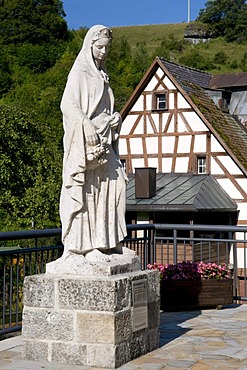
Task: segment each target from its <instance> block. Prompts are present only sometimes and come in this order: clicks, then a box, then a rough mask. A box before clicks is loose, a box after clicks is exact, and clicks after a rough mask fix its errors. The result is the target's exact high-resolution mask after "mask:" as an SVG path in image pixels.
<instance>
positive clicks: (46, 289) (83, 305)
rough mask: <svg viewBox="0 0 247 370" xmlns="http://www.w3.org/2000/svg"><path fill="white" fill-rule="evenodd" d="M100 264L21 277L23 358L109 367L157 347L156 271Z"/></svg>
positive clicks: (158, 286) (157, 279)
mask: <svg viewBox="0 0 247 370" xmlns="http://www.w3.org/2000/svg"><path fill="white" fill-rule="evenodd" d="M135 258H137V257H135ZM111 264H112V265H114V263H111ZM96 265H97V266H98V267H96ZM108 265H109V263H108ZM106 266H107V264H105V263H96V264H95V270H96V271H97V276H93V275H90V274H89V275H88V276H83V275H78V274H74V275H69V274H65V275H64V276H62V275H55V274H47V273H46V274H45V275H35V276H29V277H26V278H25V282H24V311H23V339H24V358H25V359H28V360H37V361H48V362H58V363H67V364H75V365H84V366H85V365H86V366H91V367H101V368H113V369H114V368H117V367H119V366H121V365H123V364H125V363H127V362H129V361H131V360H133V359H134V358H137V357H139V356H141V355H144V354H146V353H148V352H150V351H152V350H154V349H156V348H157V347H158V345H159V315H160V313H159V304H160V302H159V289H160V285H159V274H158V272H157V271H152V270H147V271H140V270H138V271H135V269H136V267H135V268H134V271H131V270H132V268H131V266H132V264H131V263H129V264H125V267H124V266H122V268H120V267H119V268H117V263H115V268H114V266H113V267H112V268H106ZM133 266H136V263H135V262H134V263H133ZM102 267H103V268H102ZM108 267H109V266H108ZM48 270H49V269H48ZM121 270H122V271H123V273H121ZM100 271H101V275H100V273H99V272H100ZM116 272H117V274H116ZM136 288H137V289H136ZM135 290H136V292H135ZM140 296H142V298H139V297H140ZM143 297H144V299H143ZM145 297H146V298H145ZM145 300H146V302H145ZM138 310H139V311H138ZM138 325H139V328H138Z"/></svg>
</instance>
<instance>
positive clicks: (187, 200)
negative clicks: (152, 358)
mask: <svg viewBox="0 0 247 370" xmlns="http://www.w3.org/2000/svg"><path fill="white" fill-rule="evenodd" d="M126 205H127V211H180V212H181V211H185V212H198V211H204V212H205V211H207V212H234V211H236V210H237V204H236V202H235V201H234V200H233V199H231V198H230V196H229V195H228V194H227V193H226V192H225V190H224V189H223V188H222V187H221V186H220V184H219V183H218V182H217V181H216V180H215V178H214V177H213V176H211V175H195V174H187V173H182V174H177V173H158V174H157V176H156V195H155V196H154V197H152V198H149V199H137V198H135V175H134V174H130V175H129V183H128V185H127V197H126Z"/></svg>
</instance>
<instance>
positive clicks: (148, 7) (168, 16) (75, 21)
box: [62, 0, 207, 29]
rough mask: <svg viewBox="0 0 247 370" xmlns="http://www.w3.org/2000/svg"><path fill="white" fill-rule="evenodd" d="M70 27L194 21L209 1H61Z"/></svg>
mask: <svg viewBox="0 0 247 370" xmlns="http://www.w3.org/2000/svg"><path fill="white" fill-rule="evenodd" d="M62 1H63V6H64V10H65V13H66V15H67V16H66V21H67V23H68V27H69V28H70V29H78V28H80V27H87V28H89V27H91V26H93V25H95V24H104V25H105V26H108V27H114V26H134V25H144V24H162V23H181V22H187V20H188V2H189V3H190V19H191V20H194V19H195V18H196V17H197V16H198V14H199V10H200V9H203V8H205V3H206V2H207V0H62Z"/></svg>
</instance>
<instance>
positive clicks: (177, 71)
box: [121, 57, 247, 176]
mask: <svg viewBox="0 0 247 370" xmlns="http://www.w3.org/2000/svg"><path fill="white" fill-rule="evenodd" d="M159 67H161V68H162V70H163V71H164V73H165V74H166V75H167V76H168V78H169V79H170V80H171V82H172V83H173V84H174V85H175V87H176V88H177V89H178V91H179V92H180V93H181V94H182V95H183V97H184V98H185V99H186V101H187V102H188V103H189V104H190V106H191V107H192V108H193V109H194V110H195V111H196V113H197V114H198V115H199V117H200V118H201V119H202V121H203V122H204V124H205V125H206V126H207V128H208V129H209V130H210V132H211V133H212V134H213V135H214V136H215V137H216V139H217V140H218V141H219V142H220V144H221V145H222V146H223V148H224V149H225V150H226V151H227V153H228V154H229V155H230V157H231V158H232V159H233V160H234V162H235V163H236V164H237V165H238V166H239V167H240V168H241V170H242V171H243V173H244V174H245V176H247V131H246V129H245V127H244V126H243V125H241V124H240V123H238V122H237V121H236V120H235V119H234V118H233V117H231V116H230V115H226V114H224V113H223V112H222V111H221V110H220V109H219V108H218V107H217V106H216V105H215V103H214V102H213V100H212V99H211V98H210V97H209V95H208V94H207V92H206V89H209V86H210V81H211V79H212V75H211V74H209V73H205V72H203V71H200V70H196V69H193V68H189V67H185V66H182V65H179V64H176V63H173V62H170V61H167V60H165V59H162V58H158V57H157V58H156V59H155V60H154V62H153V63H152V64H151V66H150V68H149V69H148V71H147V72H146V74H145V75H144V77H143V78H142V80H141V81H140V83H139V84H138V86H137V88H136V89H135V91H134V92H133V94H132V96H131V97H130V99H129V100H128V102H127V103H126V105H125V107H124V108H123V110H122V112H121V114H122V117H123V119H125V117H126V116H127V115H128V112H129V111H130V110H131V108H132V107H133V106H134V104H135V102H136V101H137V100H138V98H139V97H140V95H141V94H142V92H143V90H144V89H145V87H146V86H147V85H148V83H149V82H150V81H151V79H152V77H153V75H154V74H155V73H156V71H157V70H158V68H159Z"/></svg>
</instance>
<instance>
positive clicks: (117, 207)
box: [60, 26, 126, 254]
mask: <svg viewBox="0 0 247 370" xmlns="http://www.w3.org/2000/svg"><path fill="white" fill-rule="evenodd" d="M100 28H101V29H102V28H105V27H104V26H94V27H92V28H91V29H90V30H89V31H88V33H87V35H86V37H85V40H84V44H83V47H82V50H81V52H80V53H79V55H78V57H77V59H76V61H75V63H74V65H73V67H72V69H71V71H70V74H69V76H68V80H67V84H66V87H65V90H64V94H63V97H62V101H61V110H62V113H63V127H64V159H63V184H62V190H61V197H60V218H61V222H62V241H63V244H64V247H65V253H68V252H74V253H82V254H84V253H86V252H88V251H90V250H93V249H100V250H104V249H105V250H108V249H111V248H114V247H116V246H117V245H118V244H119V242H121V241H122V240H123V238H124V237H125V236H126V224H125V191H126V175H125V173H124V171H123V168H122V165H121V163H120V160H119V158H118V150H117V144H118V143H117V140H115V137H114V135H112V130H111V127H110V124H109V125H108V126H107V124H105V123H104V118H105V117H107V116H111V115H112V114H113V108H114V97H113V93H112V90H111V88H110V86H109V82H108V80H107V74H106V72H105V70H104V68H102V70H101V71H100V70H98V69H97V68H96V65H95V63H94V60H93V56H92V51H91V45H92V34H93V32H95V31H97V30H98V29H100ZM86 120H90V121H91V122H92V123H93V124H94V125H95V128H96V129H97V132H99V133H100V132H101V131H104V132H103V133H102V135H105V137H106V138H107V147H108V150H109V153H108V154H107V155H106V160H107V161H106V163H104V164H101V165H99V166H98V167H97V168H95V169H90V166H89V163H88V162H87V160H86V149H85V147H86V143H85V137H84V132H83V126H84V123H85V121H86ZM119 126H120V125H119ZM119 126H118V127H117V132H118V133H119V130H120V127H119Z"/></svg>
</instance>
